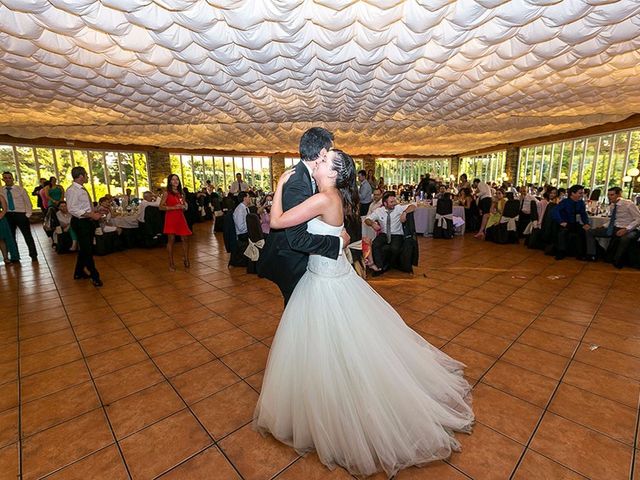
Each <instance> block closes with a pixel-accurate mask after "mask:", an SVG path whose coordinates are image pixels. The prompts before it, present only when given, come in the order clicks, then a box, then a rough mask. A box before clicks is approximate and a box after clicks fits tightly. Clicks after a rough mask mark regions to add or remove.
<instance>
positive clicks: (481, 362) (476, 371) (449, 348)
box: [442, 343, 496, 379]
mask: <svg viewBox="0 0 640 480" xmlns="http://www.w3.org/2000/svg"><path fill="white" fill-rule="evenodd" d="M442 351H443V352H445V353H446V354H447V355H449V356H450V357H452V358H454V359H455V360H457V361H459V362H462V363H464V364H465V365H466V368H465V369H464V373H465V375H466V376H468V377H470V378H473V379H479V378H480V377H482V375H484V374H485V372H486V371H487V370H489V368H491V365H493V363H494V362H495V361H496V359H495V358H493V357H490V356H489V355H485V354H483V353H480V352H476V351H475V350H471V349H470V348H466V347H462V346H460V345H457V344H455V343H448V344H447V345H446V346H445V347H444V348H443V349H442Z"/></svg>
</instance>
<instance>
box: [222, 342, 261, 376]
mask: <svg viewBox="0 0 640 480" xmlns="http://www.w3.org/2000/svg"><path fill="white" fill-rule="evenodd" d="M268 356H269V349H268V348H267V347H265V346H264V345H262V344H260V343H255V344H253V345H249V346H248V347H245V348H243V349H242V350H237V351H235V352H233V353H230V354H228V355H225V356H224V357H222V358H221V360H222V361H223V362H224V363H225V365H227V366H228V367H229V368H231V369H232V370H233V371H234V372H235V373H236V374H237V375H239V376H241V377H242V378H244V377H248V376H249V375H252V374H254V373H257V372H259V371H261V370H264V369H265V367H266V365H267V357H268Z"/></svg>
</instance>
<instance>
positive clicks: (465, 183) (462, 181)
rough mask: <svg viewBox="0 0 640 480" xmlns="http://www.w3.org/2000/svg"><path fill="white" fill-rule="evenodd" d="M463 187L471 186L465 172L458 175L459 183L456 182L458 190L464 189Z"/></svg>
mask: <svg viewBox="0 0 640 480" xmlns="http://www.w3.org/2000/svg"><path fill="white" fill-rule="evenodd" d="M454 178H455V177H454ZM465 188H471V184H470V183H469V180H468V179H467V174H466V173H463V174H462V175H460V183H458V192H459V191H461V190H464V189H465Z"/></svg>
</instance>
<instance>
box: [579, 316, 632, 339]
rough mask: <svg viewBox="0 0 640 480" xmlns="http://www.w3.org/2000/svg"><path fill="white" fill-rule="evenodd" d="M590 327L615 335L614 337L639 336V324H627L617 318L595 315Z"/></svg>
mask: <svg viewBox="0 0 640 480" xmlns="http://www.w3.org/2000/svg"><path fill="white" fill-rule="evenodd" d="M591 326H592V327H595V328H598V329H600V330H606V331H608V332H610V333H615V334H616V335H624V336H628V337H637V336H638V335H640V323H636V322H627V321H625V320H620V319H619V318H610V317H605V316H601V315H600V314H598V315H596V317H595V318H594V320H593V323H592V324H591Z"/></svg>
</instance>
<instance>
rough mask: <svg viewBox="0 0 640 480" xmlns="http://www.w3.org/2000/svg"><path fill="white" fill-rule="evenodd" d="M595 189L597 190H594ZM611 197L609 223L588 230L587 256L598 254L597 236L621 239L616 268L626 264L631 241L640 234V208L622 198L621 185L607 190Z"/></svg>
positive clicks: (614, 261)
mask: <svg viewBox="0 0 640 480" xmlns="http://www.w3.org/2000/svg"><path fill="white" fill-rule="evenodd" d="M594 191H595V190H594ZM607 197H608V198H609V204H610V206H609V225H607V226H606V227H599V228H594V229H593V230H588V231H587V235H586V236H587V257H595V255H596V237H605V238H612V237H617V238H618V239H619V241H618V245H617V248H616V251H615V253H614V257H613V265H614V266H615V267H616V268H622V267H623V266H624V258H625V255H626V253H627V250H628V249H629V247H630V246H631V243H632V242H634V241H635V240H637V238H638V236H640V230H638V227H640V210H638V207H637V206H636V205H635V204H634V203H633V201H631V200H627V199H624V198H622V189H621V188H620V187H611V188H610V189H609V190H608V191H607Z"/></svg>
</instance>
